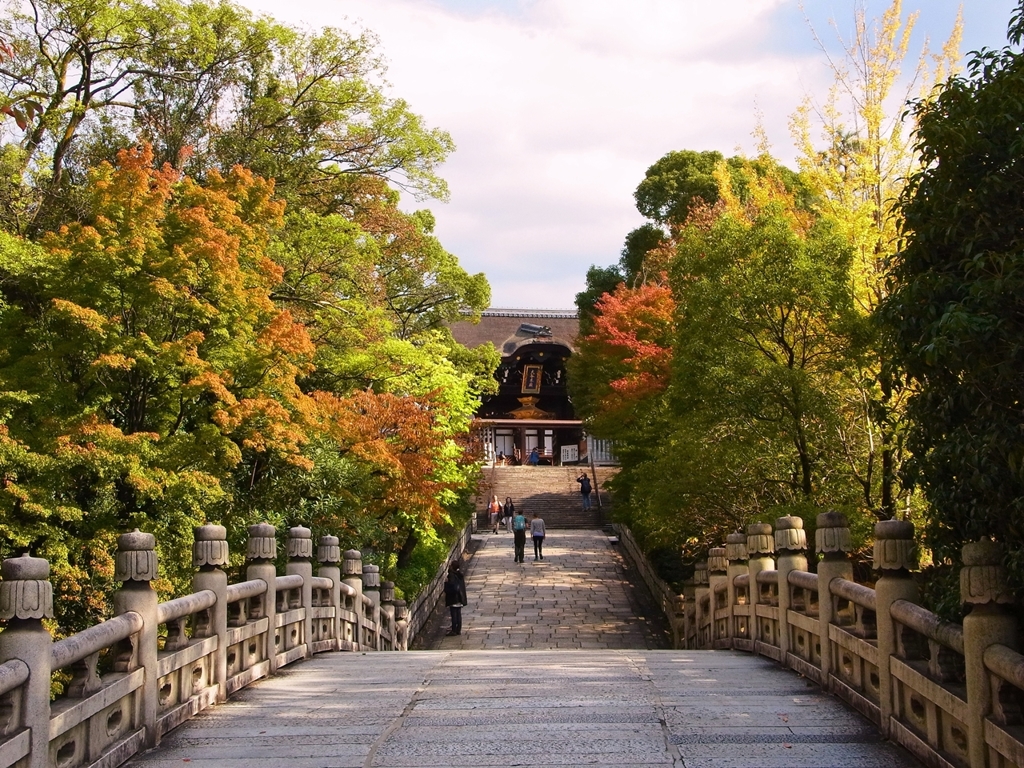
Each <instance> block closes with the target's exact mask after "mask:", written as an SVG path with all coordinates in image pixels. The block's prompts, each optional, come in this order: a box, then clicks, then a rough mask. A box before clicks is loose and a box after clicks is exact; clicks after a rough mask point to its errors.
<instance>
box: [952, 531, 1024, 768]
mask: <svg viewBox="0 0 1024 768" xmlns="http://www.w3.org/2000/svg"><path fill="white" fill-rule="evenodd" d="M962 559H963V568H962V569H961V570H960V600H961V601H962V602H963V603H964V604H966V605H968V606H970V613H968V614H967V615H966V616H965V617H964V664H965V668H966V669H965V671H966V677H967V717H968V721H967V756H968V759H969V761H970V765H971V768H984V767H985V765H986V761H985V758H986V753H987V752H988V748H987V746H986V744H985V718H987V717H988V715H989V714H991V712H992V695H993V692H992V683H991V678H990V677H989V674H988V670H986V669H985V659H984V657H985V650H986V649H987V648H988V647H989V646H990V645H997V644H998V645H1005V646H1007V647H1008V648H1012V649H1014V650H1017V649H1018V647H1019V643H1020V638H1019V636H1018V634H1017V618H1016V616H1014V615H1013V611H1012V606H1013V595H1012V594H1011V592H1010V590H1009V589H1008V588H1007V586H1006V571H1005V569H1004V568H1003V549H1002V547H1001V546H1000V545H999V544H996V543H995V542H994V541H991V540H989V539H981V540H980V541H977V542H975V543H973V544H967V545H966V546H964V548H963V556H962Z"/></svg>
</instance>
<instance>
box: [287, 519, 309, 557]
mask: <svg viewBox="0 0 1024 768" xmlns="http://www.w3.org/2000/svg"><path fill="white" fill-rule="evenodd" d="M288 559H289V560H312V559H313V532H312V531H311V530H309V528H306V527H305V526H302V525H297V526H295V527H294V528H289V529H288Z"/></svg>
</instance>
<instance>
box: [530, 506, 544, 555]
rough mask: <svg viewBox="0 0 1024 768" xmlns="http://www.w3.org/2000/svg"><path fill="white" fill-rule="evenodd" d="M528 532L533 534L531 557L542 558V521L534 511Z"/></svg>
mask: <svg viewBox="0 0 1024 768" xmlns="http://www.w3.org/2000/svg"><path fill="white" fill-rule="evenodd" d="M530 534H531V535H532V536H533V559H534V560H536V559H537V558H540V559H541V560H543V559H544V521H543V520H542V519H541V518H540V516H539V515H538V514H537V513H536V512H534V513H533V520H531V521H530Z"/></svg>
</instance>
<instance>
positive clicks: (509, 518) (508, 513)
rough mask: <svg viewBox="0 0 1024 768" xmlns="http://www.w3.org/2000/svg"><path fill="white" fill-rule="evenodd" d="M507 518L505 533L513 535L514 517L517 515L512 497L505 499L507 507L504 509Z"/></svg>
mask: <svg viewBox="0 0 1024 768" xmlns="http://www.w3.org/2000/svg"><path fill="white" fill-rule="evenodd" d="M502 512H503V514H504V516H505V518H504V519H505V532H506V533H512V516H513V515H514V514H515V513H516V505H515V504H513V503H512V497H511V496H506V497H505V506H504V507H502Z"/></svg>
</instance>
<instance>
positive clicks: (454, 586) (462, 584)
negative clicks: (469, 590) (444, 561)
mask: <svg viewBox="0 0 1024 768" xmlns="http://www.w3.org/2000/svg"><path fill="white" fill-rule="evenodd" d="M444 604H445V605H446V606H448V611H449V612H450V613H451V617H452V628H451V629H450V630H448V635H449V636H451V635H461V634H462V607H463V606H464V605H465V604H466V578H465V577H464V576H463V575H462V563H461V562H459V561H458V560H454V561H452V564H451V565H450V566H448V579H447V580H446V581H445V583H444Z"/></svg>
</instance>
